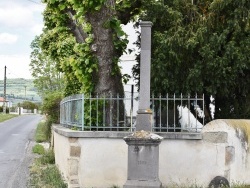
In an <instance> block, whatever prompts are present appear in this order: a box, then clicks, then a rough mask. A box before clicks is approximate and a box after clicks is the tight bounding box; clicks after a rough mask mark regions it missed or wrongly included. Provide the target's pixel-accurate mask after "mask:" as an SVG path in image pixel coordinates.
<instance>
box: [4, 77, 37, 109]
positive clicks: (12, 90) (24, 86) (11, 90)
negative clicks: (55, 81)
mask: <svg viewBox="0 0 250 188" xmlns="http://www.w3.org/2000/svg"><path fill="white" fill-rule="evenodd" d="M25 90H26V92H25ZM3 93H4V81H3V80H0V96H1V97H3ZM25 93H26V94H25ZM6 96H7V100H9V101H11V102H12V104H13V106H15V105H17V104H18V103H21V102H23V101H24V100H28V101H31V102H35V103H39V102H41V98H40V97H39V95H38V93H37V90H36V88H35V87H34V84H33V79H23V78H14V79H7V81H6Z"/></svg>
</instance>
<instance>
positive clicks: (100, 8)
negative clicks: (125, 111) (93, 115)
mask: <svg viewBox="0 0 250 188" xmlns="http://www.w3.org/2000/svg"><path fill="white" fill-rule="evenodd" d="M44 2H45V3H46V5H47V6H46V9H45V12H44V21H45V28H44V32H43V34H42V36H41V48H42V50H43V51H44V53H45V54H46V55H47V56H49V57H50V58H51V59H53V60H54V61H56V62H57V63H58V68H59V69H60V71H62V72H63V73H65V78H66V80H67V85H66V93H67V94H68V95H69V94H73V93H76V92H77V89H78V90H79V91H78V92H80V90H81V91H83V92H85V93H94V94H97V93H98V94H100V95H103V94H104V95H105V94H110V93H111V94H114V95H116V94H120V95H123V86H122V82H121V78H122V76H121V73H120V69H119V67H118V59H119V57H120V56H121V55H122V53H123V52H124V51H125V49H126V45H127V42H128V41H127V39H126V35H125V33H124V32H123V31H122V29H121V24H126V23H128V22H129V21H130V20H131V19H132V18H133V17H134V15H136V14H137V13H138V12H139V11H140V5H141V0H125V1H120V0H117V1H115V0H85V1H81V0H66V1H61V0H44ZM76 82H78V84H77V85H74V84H72V83H76ZM74 86H75V87H74ZM79 86H80V87H79ZM72 87H73V88H72ZM77 87H78V88H77ZM72 91H73V92H72Z"/></svg>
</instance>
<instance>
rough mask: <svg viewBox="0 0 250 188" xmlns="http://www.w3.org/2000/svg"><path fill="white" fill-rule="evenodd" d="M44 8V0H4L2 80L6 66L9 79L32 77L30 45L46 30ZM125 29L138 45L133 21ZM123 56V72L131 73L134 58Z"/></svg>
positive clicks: (0, 10) (0, 12)
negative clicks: (41, 0)
mask: <svg viewBox="0 0 250 188" xmlns="http://www.w3.org/2000/svg"><path fill="white" fill-rule="evenodd" d="M44 8H45V5H44V4H42V3H41V2H40V0H0V80H3V79H4V67H5V66H6V67H7V71H6V76H7V78H25V79H30V78H32V76H31V73H30V67H29V64H30V53H31V48H30V44H31V42H32V40H33V39H34V38H35V36H36V35H39V34H41V32H42V28H43V16H42V12H43V10H44ZM123 28H124V30H125V32H127V34H128V35H129V41H130V42H129V47H130V48H135V47H134V46H133V42H135V40H136V39H137V36H136V35H135V31H134V29H133V26H132V24H131V23H130V24H128V25H127V26H123ZM122 59H123V60H124V59H125V61H124V63H122V67H123V72H124V73H127V74H128V73H130V72H131V68H132V66H133V64H134V62H133V59H134V58H133V57H132V58H131V56H130V57H128V58H127V55H125V56H123V58H122ZM127 59H129V61H127Z"/></svg>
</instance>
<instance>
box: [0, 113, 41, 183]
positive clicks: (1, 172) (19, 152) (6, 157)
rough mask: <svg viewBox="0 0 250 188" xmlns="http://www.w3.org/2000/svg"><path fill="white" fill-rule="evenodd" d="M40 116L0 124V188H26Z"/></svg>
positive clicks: (19, 118) (15, 119)
mask: <svg viewBox="0 0 250 188" xmlns="http://www.w3.org/2000/svg"><path fill="white" fill-rule="evenodd" d="M41 119H42V116H40V115H24V116H19V117H16V118H13V119H10V120H7V121H5V122H2V123H0V188H26V187H27V186H26V185H27V178H28V177H29V166H30V164H31V162H32V159H33V155H32V146H33V145H34V141H33V140H34V133H35V129H36V125H37V124H38V122H39V121H40V120H41Z"/></svg>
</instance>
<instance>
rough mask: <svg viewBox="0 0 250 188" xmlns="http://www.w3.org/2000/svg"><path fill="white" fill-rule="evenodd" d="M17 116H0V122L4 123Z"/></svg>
mask: <svg viewBox="0 0 250 188" xmlns="http://www.w3.org/2000/svg"><path fill="white" fill-rule="evenodd" d="M17 116H18V115H16V114H0V122H3V121H6V120H8V119H11V118H14V117H17Z"/></svg>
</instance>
